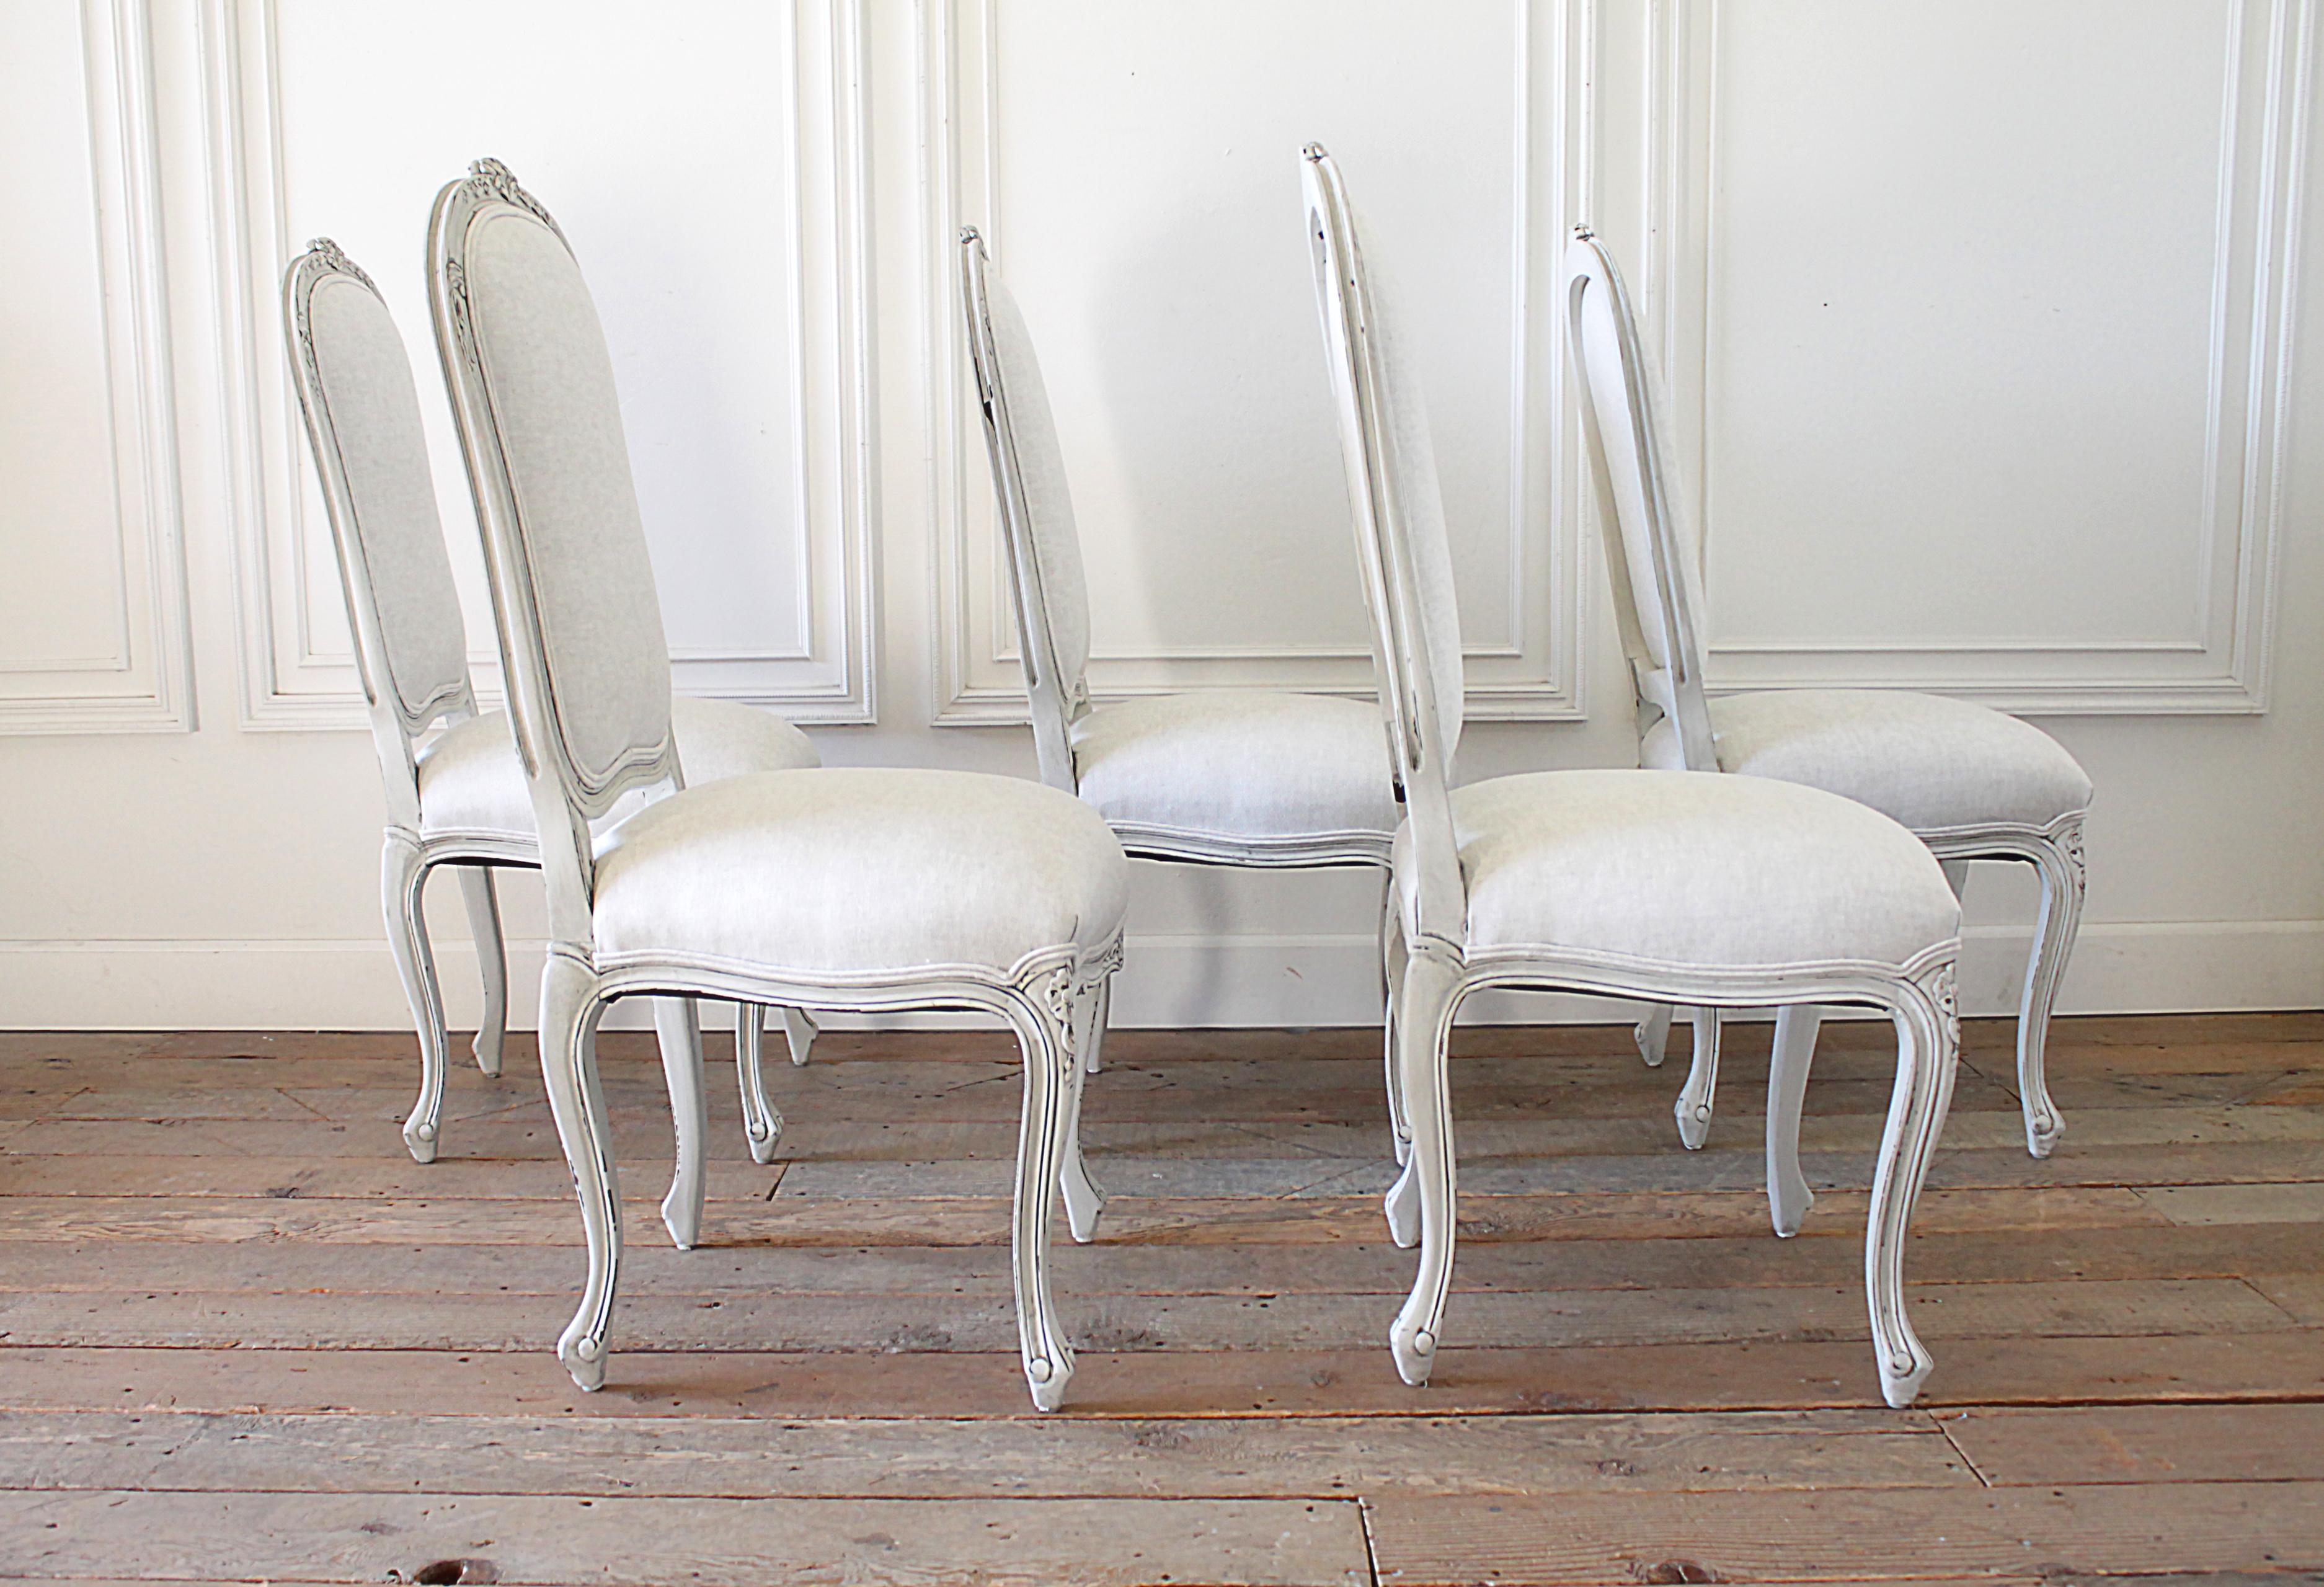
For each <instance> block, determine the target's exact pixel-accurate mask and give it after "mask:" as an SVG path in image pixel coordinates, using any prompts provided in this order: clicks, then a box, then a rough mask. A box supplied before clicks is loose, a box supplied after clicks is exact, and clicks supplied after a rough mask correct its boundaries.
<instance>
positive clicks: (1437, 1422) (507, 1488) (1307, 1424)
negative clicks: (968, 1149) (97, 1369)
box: [0, 1410, 1977, 1499]
mask: <svg viewBox="0 0 2324 1587" xmlns="http://www.w3.org/2000/svg"><path fill="white" fill-rule="evenodd" d="M1840 1485H1845V1486H1849V1487H1854V1488H1882V1487H1890V1486H1898V1487H1946V1486H1951V1487H1975V1486H1976V1485H1977V1478H1976V1476H1975V1474H1974V1473H1973V1472H1971V1471H1970V1470H1969V1465H1968V1462H1965V1461H1963V1460H1962V1459H1961V1458H1960V1455H1959V1453H1957V1452H1956V1451H1955V1450H1954V1449H1953V1447H1952V1444H1950V1442H1949V1441H1948V1440H1947V1439H1946V1438H1945V1436H1944V1435H1943V1434H1941V1433H1940V1432H1939V1431H1938V1430H1937V1427H1936V1425H1935V1423H1934V1422H1933V1421H1932V1419H1931V1418H1930V1417H1929V1416H1928V1415H1926V1414H1925V1413H1923V1412H1918V1411H1888V1410H1879V1411H1811V1412H1803V1413H1793V1412H1774V1413H1769V1414H1765V1415H1738V1416H1695V1415H1679V1416H1472V1417H1454V1418H1443V1419H1440V1418H1434V1417H1431V1418H1425V1419H1424V1418H1419V1417H1405V1416H1313V1417H1280V1416H1266V1417H1250V1416H1246V1417H1213V1418H1185V1417H1180V1418H1165V1419H1160V1420H1150V1421H1112V1420H1104V1419H1091V1418H1060V1417H1047V1418H1042V1419H1038V1420H1024V1421H980V1422H957V1421H876V1420H860V1419H858V1420H845V1421H832V1420H824V1421H810V1422H770V1421H741V1420H726V1421H718V1420H710V1419H705V1418H680V1417H638V1418H632V1419H628V1420H622V1419H617V1418H611V1417H602V1416H558V1417H539V1416H521V1417H520V1416H345V1415H342V1416H250V1415H212V1414H208V1413H184V1412H150V1411H149V1412H86V1413H78V1414H72V1413H68V1414H61V1415H53V1414H43V1413H38V1412H20V1413H0V1486H5V1487H7V1488H25V1489H35V1488H94V1489H106V1488H139V1489H179V1490H188V1491H205V1492H220V1491H225V1492H231V1491H234V1490H245V1491H253V1492H263V1491H276V1490H279V1491H283V1492H309V1493H348V1492H374V1493H378V1492H398V1491H410V1490H436V1491H439V1492H490V1493H509V1492H521V1493H570V1494H604V1495H608V1496H611V1495H631V1496H635V1497H647V1496H663V1497H671V1498H753V1497H759V1496H765V1497H770V1498H794V1499H798V1498H826V1499H827V1498H875V1499H946V1498H973V1497H982V1496H988V1495H994V1494H1005V1495H1009V1496H1011V1497H1016V1498H1106V1497H1131V1498H1153V1499H1268V1498H1346V1497H1348V1496H1349V1495H1351V1494H1356V1493H1372V1492H1377V1491H1382V1490H1388V1489H1400V1490H1407V1491H1413V1492H1424V1493H1493V1494H1526V1493H1599V1492H1605V1493H1621V1492H1634V1491H1641V1490H1665V1489H1723V1488H1738V1489H1746V1490H1764V1489H1775V1488H1815V1487H1831V1486H1840Z"/></svg>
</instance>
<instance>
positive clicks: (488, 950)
mask: <svg viewBox="0 0 2324 1587" xmlns="http://www.w3.org/2000/svg"><path fill="white" fill-rule="evenodd" d="M459 871H460V898H461V900H462V901H463V902H464V903H466V905H467V907H468V935H469V936H470V937H473V938H474V939H475V944H476V970H477V973H478V974H479V976H480V977H481V978H482V980H483V982H484V1018H483V1019H481V1020H478V1021H477V1022H476V1039H475V1042H474V1043H473V1044H472V1045H471V1046H470V1047H469V1049H468V1050H469V1051H470V1052H473V1053H475V1055H476V1067H477V1068H479V1069H482V1070H483V1071H484V1073H485V1074H487V1075H499V1074H500V1072H501V1045H502V1041H503V1038H505V1037H506V1036H507V1035H508V949H507V948H506V947H505V946H503V944H502V942H501V900H500V895H499V893H497V892H496V891H495V890H493V872H492V867H491V866H489V865H463V866H461V867H460V868H459Z"/></svg>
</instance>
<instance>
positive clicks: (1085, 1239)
mask: <svg viewBox="0 0 2324 1587" xmlns="http://www.w3.org/2000/svg"><path fill="white" fill-rule="evenodd" d="M1076 1001H1077V1003H1078V1004H1079V1007H1078V1008H1077V1010H1076V1013H1077V1016H1078V1017H1079V1018H1080V1019H1082V1020H1084V1027H1083V1029H1081V1030H1080V1031H1078V1032H1077V1033H1076V1040H1075V1042H1074V1049H1075V1050H1076V1051H1078V1052H1079V1053H1080V1054H1081V1055H1082V1061H1081V1062H1080V1063H1079V1064H1078V1065H1076V1066H1074V1077H1073V1081H1072V1094H1071V1095H1070V1096H1068V1097H1067V1098H1066V1099H1065V1155H1064V1158H1062V1160H1061V1162H1060V1166H1059V1167H1058V1177H1059V1182H1060V1184H1061V1185H1062V1186H1063V1188H1064V1191H1065V1227H1066V1229H1067V1230H1069V1231H1070V1232H1072V1234H1073V1237H1074V1241H1076V1242H1077V1243H1079V1244H1083V1245H1087V1244H1088V1243H1089V1242H1090V1241H1093V1240H1095V1239H1096V1238H1097V1220H1098V1214H1099V1213H1102V1212H1104V1211H1105V1192H1104V1191H1102V1190H1100V1189H1099V1188H1098V1187H1097V1183H1096V1181H1094V1180H1093V1179H1092V1178H1091V1177H1090V1176H1089V1167H1088V1165H1086V1164H1085V1163H1084V1162H1083V1161H1082V1083H1083V1082H1084V1080H1086V1079H1088V1078H1089V1075H1090V1062H1089V1060H1090V1058H1091V1057H1092V1056H1094V1055H1095V1053H1096V1052H1097V1049H1098V1044H1099V1043H1100V1042H1101V1041H1102V1040H1103V1039H1104V1038H1105V1021H1106V1015H1107V1013H1108V1011H1109V1010H1111V1007H1112V1003H1113V977H1112V975H1111V974H1110V973H1109V974H1108V975H1107V976H1106V978H1105V979H1104V980H1103V981H1101V982H1099V983H1098V984H1097V986H1096V988H1095V989H1094V990H1093V991H1092V992H1088V993H1087V994H1085V995H1084V996H1083V997H1081V998H1079V999H1077V1000H1076Z"/></svg>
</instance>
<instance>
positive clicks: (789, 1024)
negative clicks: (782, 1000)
mask: <svg viewBox="0 0 2324 1587" xmlns="http://www.w3.org/2000/svg"><path fill="white" fill-rule="evenodd" d="M815 1038H816V1022H815V1016H814V1015H812V1014H810V1013H808V1012H807V1010H805V1009H792V1008H786V1009H784V1010H783V1039H784V1040H785V1041H787V1042H788V1043H789V1044H790V1049H791V1066H792V1067H794V1068H805V1067H806V1066H807V1054H808V1053H809V1052H811V1051H812V1050H814V1047H815Z"/></svg>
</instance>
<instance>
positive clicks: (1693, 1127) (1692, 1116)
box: [1671, 1009, 1719, 1151]
mask: <svg viewBox="0 0 2324 1587" xmlns="http://www.w3.org/2000/svg"><path fill="white" fill-rule="evenodd" d="M1687 1013H1688V1015H1689V1016H1690V1017H1691V1018H1692V1020H1693V1021H1694V1064H1693V1066H1692V1068H1690V1069H1688V1070H1687V1072H1686V1084H1685V1085H1684V1086H1683V1087H1682V1088H1681V1089H1680V1091H1679V1093H1678V1102H1677V1103H1676V1104H1675V1105H1674V1107H1673V1108H1672V1110H1671V1111H1672V1112H1674V1113H1675V1114H1677V1115H1678V1138H1679V1140H1680V1142H1681V1144H1683V1146H1684V1147H1685V1148H1686V1149H1687V1150H1689V1151H1701V1149H1702V1143H1703V1142H1704V1141H1706V1140H1710V1139H1711V1105H1712V1103H1713V1102H1714V1101H1715V1100H1716V1096H1717V1093H1718V1091H1719V1010H1717V1009H1689V1010H1687Z"/></svg>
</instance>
